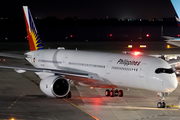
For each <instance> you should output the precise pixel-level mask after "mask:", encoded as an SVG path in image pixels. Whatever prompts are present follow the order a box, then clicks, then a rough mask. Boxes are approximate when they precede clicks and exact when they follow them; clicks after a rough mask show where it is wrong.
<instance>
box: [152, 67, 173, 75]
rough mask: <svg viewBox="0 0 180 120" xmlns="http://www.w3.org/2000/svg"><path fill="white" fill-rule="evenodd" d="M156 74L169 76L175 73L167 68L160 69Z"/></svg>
mask: <svg viewBox="0 0 180 120" xmlns="http://www.w3.org/2000/svg"><path fill="white" fill-rule="evenodd" d="M155 73H157V74H160V73H167V74H172V73H174V71H173V69H172V68H169V69H166V68H158V69H156V70H155Z"/></svg>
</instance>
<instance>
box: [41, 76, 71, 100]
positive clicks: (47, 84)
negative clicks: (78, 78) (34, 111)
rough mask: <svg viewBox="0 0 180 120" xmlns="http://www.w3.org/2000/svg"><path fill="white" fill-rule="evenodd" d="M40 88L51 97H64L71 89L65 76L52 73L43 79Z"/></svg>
mask: <svg viewBox="0 0 180 120" xmlns="http://www.w3.org/2000/svg"><path fill="white" fill-rule="evenodd" d="M40 89H41V91H42V92H44V93H45V94H46V95H48V96H50V97H64V96H66V95H67V94H68V93H69V91H70V84H69V82H68V81H67V80H66V79H65V78H63V77H60V76H56V75H52V76H48V77H46V78H45V79H43V80H41V82H40Z"/></svg>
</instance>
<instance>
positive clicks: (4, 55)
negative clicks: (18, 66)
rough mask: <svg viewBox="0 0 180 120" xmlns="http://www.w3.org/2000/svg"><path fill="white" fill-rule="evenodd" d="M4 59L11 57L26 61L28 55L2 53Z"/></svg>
mask: <svg viewBox="0 0 180 120" xmlns="http://www.w3.org/2000/svg"><path fill="white" fill-rule="evenodd" d="M0 56H2V57H9V58H18V59H25V58H26V55H18V54H11V53H0Z"/></svg>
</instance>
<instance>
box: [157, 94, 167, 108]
mask: <svg viewBox="0 0 180 120" xmlns="http://www.w3.org/2000/svg"><path fill="white" fill-rule="evenodd" d="M157 94H158V96H159V97H160V100H159V102H158V103H157V107H158V108H165V107H166V103H165V97H166V96H168V95H169V93H163V92H161V93H157Z"/></svg>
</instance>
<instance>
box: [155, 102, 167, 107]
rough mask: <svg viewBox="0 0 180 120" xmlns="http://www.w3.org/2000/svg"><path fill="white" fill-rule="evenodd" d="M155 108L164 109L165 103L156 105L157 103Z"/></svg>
mask: <svg viewBox="0 0 180 120" xmlns="http://www.w3.org/2000/svg"><path fill="white" fill-rule="evenodd" d="M157 107H158V108H165V107H166V103H165V102H162V103H161V102H158V103H157Z"/></svg>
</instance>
